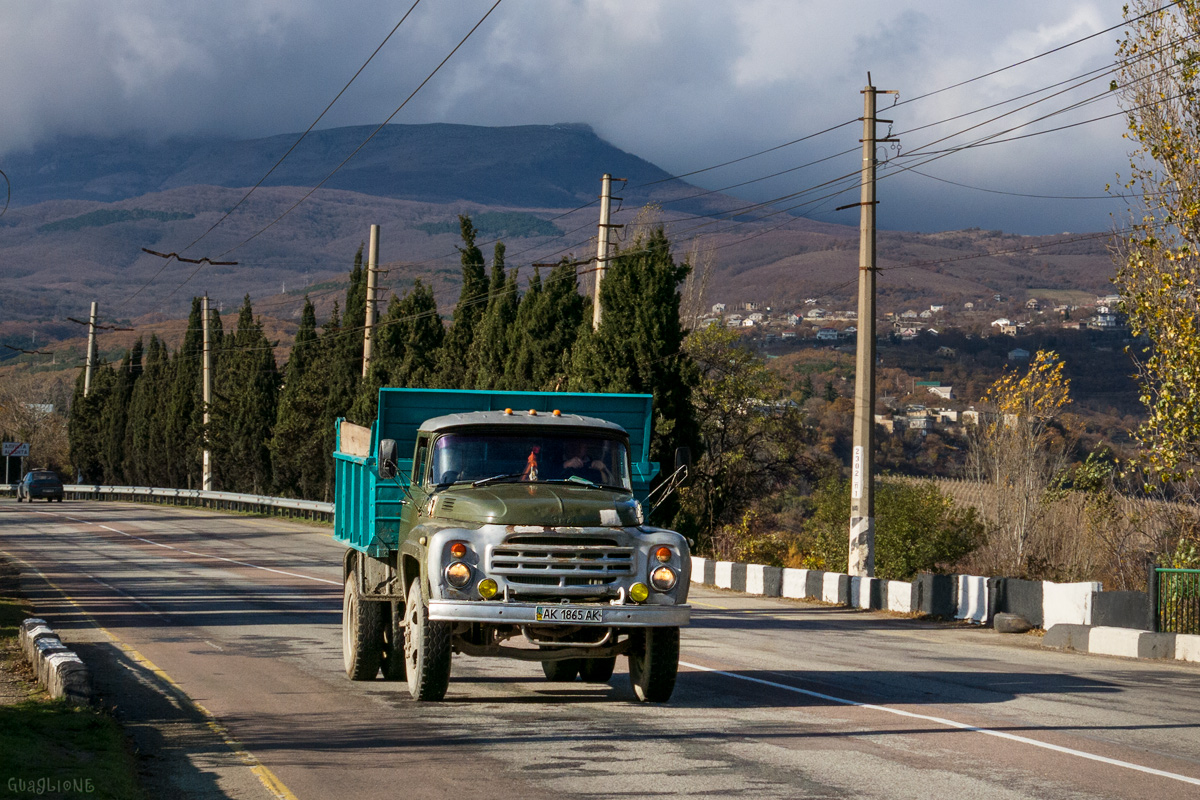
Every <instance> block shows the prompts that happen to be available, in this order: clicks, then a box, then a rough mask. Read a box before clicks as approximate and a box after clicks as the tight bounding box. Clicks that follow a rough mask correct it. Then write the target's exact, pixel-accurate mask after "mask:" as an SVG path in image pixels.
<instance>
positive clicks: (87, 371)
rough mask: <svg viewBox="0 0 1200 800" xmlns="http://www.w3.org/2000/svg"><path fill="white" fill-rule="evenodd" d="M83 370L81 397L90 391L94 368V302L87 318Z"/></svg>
mask: <svg viewBox="0 0 1200 800" xmlns="http://www.w3.org/2000/svg"><path fill="white" fill-rule="evenodd" d="M84 363H85V366H84V368H83V396H84V397H87V396H88V393H89V392H91V390H92V369H94V368H95V366H96V301H94V300H93V301H92V314H91V316H90V317H88V344H87V360H86V361H85V362H84Z"/></svg>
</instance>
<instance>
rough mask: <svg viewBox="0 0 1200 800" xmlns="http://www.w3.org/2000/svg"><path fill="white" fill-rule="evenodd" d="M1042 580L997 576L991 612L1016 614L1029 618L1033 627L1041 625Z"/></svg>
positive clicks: (1042, 610) (1042, 605) (1042, 604)
mask: <svg viewBox="0 0 1200 800" xmlns="http://www.w3.org/2000/svg"><path fill="white" fill-rule="evenodd" d="M1043 583H1044V582H1043V581H1026V580H1021V579H1020V578H997V579H996V580H995V595H994V600H993V602H992V613H993V614H1000V613H1004V614H1017V615H1018V616H1021V617H1024V618H1025V619H1027V620H1029V622H1030V624H1032V625H1033V627H1035V628H1040V627H1042V615H1043V612H1044V604H1045V601H1044V599H1043V591H1042V588H1043Z"/></svg>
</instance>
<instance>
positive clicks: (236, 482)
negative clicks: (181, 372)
mask: <svg viewBox="0 0 1200 800" xmlns="http://www.w3.org/2000/svg"><path fill="white" fill-rule="evenodd" d="M231 339H232V343H231V344H230V345H229V346H227V347H224V348H222V349H223V351H224V352H223V353H222V355H221V358H220V361H219V366H218V368H217V377H218V381H217V385H216V386H215V387H214V389H213V409H212V414H211V419H212V427H211V430H210V431H209V436H210V441H211V447H212V450H213V456H214V464H213V480H214V482H215V483H217V484H218V485H219V486H220V487H221V488H223V489H225V490H228V491H242V492H251V493H253V494H265V493H266V492H267V491H268V490H269V488H270V487H271V452H270V448H269V444H268V443H269V442H270V439H271V430H272V427H273V425H274V423H275V416H276V404H277V400H278V391H279V375H278V371H277V369H276V366H275V352H274V345H273V344H272V343H271V342H269V341H267V337H266V336H265V335H264V334H263V329H262V324H261V323H260V322H259V321H258V320H256V319H255V318H254V308H253V307H252V306H251V304H250V296H249V295H246V297H245V299H244V301H243V303H242V308H241V311H240V312H239V314H238V322H237V329H236V330H235V331H234V334H233V336H232V337H231Z"/></svg>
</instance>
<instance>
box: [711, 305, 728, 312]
mask: <svg viewBox="0 0 1200 800" xmlns="http://www.w3.org/2000/svg"><path fill="white" fill-rule="evenodd" d="M712 312H713V313H714V314H724V313H725V304H724V303H713V307H712Z"/></svg>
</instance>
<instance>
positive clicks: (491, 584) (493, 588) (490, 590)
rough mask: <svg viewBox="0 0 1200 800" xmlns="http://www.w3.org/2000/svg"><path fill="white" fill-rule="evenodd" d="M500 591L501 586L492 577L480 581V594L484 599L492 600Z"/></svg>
mask: <svg viewBox="0 0 1200 800" xmlns="http://www.w3.org/2000/svg"><path fill="white" fill-rule="evenodd" d="M498 591H500V587H499V586H497V585H496V582H495V581H494V580H492V579H491V578H484V579H483V580H481V581H480V582H479V596H480V597H482V598H483V599H484V600H491V599H492V598H493V597H495V596H496V592H498Z"/></svg>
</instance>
